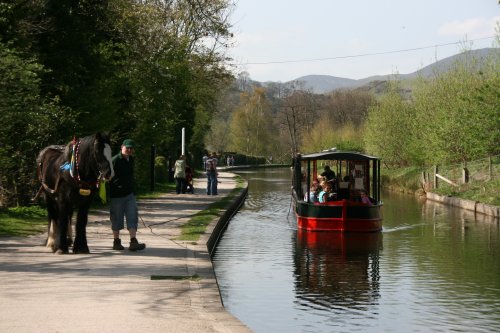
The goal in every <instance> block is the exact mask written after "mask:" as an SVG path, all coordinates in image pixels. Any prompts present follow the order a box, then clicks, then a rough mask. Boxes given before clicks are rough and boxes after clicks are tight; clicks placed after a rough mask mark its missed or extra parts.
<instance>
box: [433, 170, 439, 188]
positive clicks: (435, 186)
mask: <svg viewBox="0 0 500 333" xmlns="http://www.w3.org/2000/svg"><path fill="white" fill-rule="evenodd" d="M438 171H439V168H438V166H437V165H435V166H434V188H435V189H437V188H438V177H437V174H438Z"/></svg>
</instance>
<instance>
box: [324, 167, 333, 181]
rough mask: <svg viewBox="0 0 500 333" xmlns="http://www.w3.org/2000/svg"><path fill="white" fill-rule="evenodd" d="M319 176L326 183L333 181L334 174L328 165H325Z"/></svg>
mask: <svg viewBox="0 0 500 333" xmlns="http://www.w3.org/2000/svg"><path fill="white" fill-rule="evenodd" d="M321 176H323V177H324V178H325V180H326V181H327V182H334V181H335V172H334V171H333V170H332V169H330V166H329V165H325V171H323V173H322V174H321Z"/></svg>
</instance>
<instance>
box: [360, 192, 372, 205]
mask: <svg viewBox="0 0 500 333" xmlns="http://www.w3.org/2000/svg"><path fill="white" fill-rule="evenodd" d="M359 194H360V195H361V202H362V203H364V204H366V205H370V206H371V205H372V201H371V200H370V198H369V197H368V194H367V193H366V191H365V190H361V191H359Z"/></svg>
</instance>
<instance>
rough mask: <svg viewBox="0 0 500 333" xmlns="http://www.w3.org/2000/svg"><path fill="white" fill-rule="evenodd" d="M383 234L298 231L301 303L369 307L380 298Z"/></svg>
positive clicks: (298, 291)
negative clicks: (380, 258) (380, 262)
mask: <svg viewBox="0 0 500 333" xmlns="http://www.w3.org/2000/svg"><path fill="white" fill-rule="evenodd" d="M381 248H382V234H381V233H378V232H377V233H366V234H347V233H338V232H307V231H303V230H298V231H297V234H296V247H295V279H296V282H295V289H296V297H297V301H298V302H299V304H301V305H302V306H305V307H313V308H316V309H319V308H325V309H328V310H329V309H332V308H336V307H347V308H358V309H360V308H365V307H366V305H367V304H375V303H376V302H377V300H378V298H379V297H380V293H379V283H380V270H379V250H380V249H381Z"/></svg>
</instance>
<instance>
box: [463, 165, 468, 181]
mask: <svg viewBox="0 0 500 333" xmlns="http://www.w3.org/2000/svg"><path fill="white" fill-rule="evenodd" d="M468 182H469V169H467V162H464V168H463V169H462V184H467V183H468Z"/></svg>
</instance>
